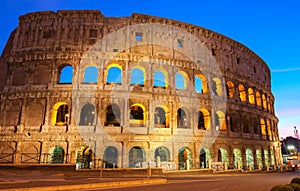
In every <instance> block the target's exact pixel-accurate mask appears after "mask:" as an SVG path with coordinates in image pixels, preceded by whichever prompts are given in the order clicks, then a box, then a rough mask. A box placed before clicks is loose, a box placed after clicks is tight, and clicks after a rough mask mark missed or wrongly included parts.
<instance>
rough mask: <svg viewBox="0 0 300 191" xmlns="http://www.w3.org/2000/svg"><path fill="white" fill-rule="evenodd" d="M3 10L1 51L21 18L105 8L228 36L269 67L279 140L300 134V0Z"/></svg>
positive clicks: (60, 3) (133, 1) (7, 0)
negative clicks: (167, 20)
mask: <svg viewBox="0 0 300 191" xmlns="http://www.w3.org/2000/svg"><path fill="white" fill-rule="evenodd" d="M0 9H1V11H0V26H1V28H0V52H1V53H2V51H3V49H4V46H5V44H6V42H7V40H8V38H9V35H10V33H11V32H12V31H13V30H14V29H15V28H16V27H17V26H18V17H19V16H21V15H24V14H27V13H30V12H37V11H43V10H50V11H57V10H100V11H101V13H102V14H104V16H106V17H109V16H112V17H120V16H131V15H132V13H142V14H148V15H153V16H159V17H164V18H169V19H173V20H178V21H182V22H186V23H190V24H194V25H197V26H201V27H204V28H207V29H210V30H212V31H215V32H217V33H220V34H223V35H225V36H227V37H229V38H232V39H234V40H236V41H238V42H240V43H242V44H244V45H245V46H247V47H248V48H250V49H251V50H252V51H254V52H255V53H256V54H257V55H258V56H260V57H261V58H262V59H263V60H264V61H265V62H266V63H267V64H268V66H269V68H270V70H271V85H272V92H273V95H274V96H275V114H276V116H277V117H278V118H279V124H278V127H279V136H280V137H283V138H284V137H286V136H293V135H294V126H296V127H297V129H298V130H300V14H299V10H300V1H299V0H284V1H283V0H248V1H247V0H185V1H182V0H44V1H41V0H1V8H0ZM298 82H299V83H298Z"/></svg>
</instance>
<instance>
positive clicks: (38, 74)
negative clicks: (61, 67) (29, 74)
mask: <svg viewBox="0 0 300 191" xmlns="http://www.w3.org/2000/svg"><path fill="white" fill-rule="evenodd" d="M48 83H49V68H48V66H47V65H38V66H36V68H35V71H34V74H33V85H47V84H48Z"/></svg>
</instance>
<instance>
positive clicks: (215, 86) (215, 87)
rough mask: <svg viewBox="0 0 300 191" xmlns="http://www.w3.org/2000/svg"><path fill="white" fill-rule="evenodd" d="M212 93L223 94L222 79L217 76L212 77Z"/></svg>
mask: <svg viewBox="0 0 300 191" xmlns="http://www.w3.org/2000/svg"><path fill="white" fill-rule="evenodd" d="M212 95H217V96H222V95H223V89H222V81H221V80H220V79H219V78H217V77H214V78H213V79H212Z"/></svg>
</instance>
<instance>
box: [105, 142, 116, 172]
mask: <svg viewBox="0 0 300 191" xmlns="http://www.w3.org/2000/svg"><path fill="white" fill-rule="evenodd" d="M118 156H119V152H118V149H117V148H116V147H113V146H109V147H106V149H105V151H104V161H103V164H104V167H105V168H118V167H117V162H118Z"/></svg>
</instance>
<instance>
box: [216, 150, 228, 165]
mask: <svg viewBox="0 0 300 191" xmlns="http://www.w3.org/2000/svg"><path fill="white" fill-rule="evenodd" d="M218 162H227V163H228V152H227V150H226V149H224V148H220V149H219V150H218Z"/></svg>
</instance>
